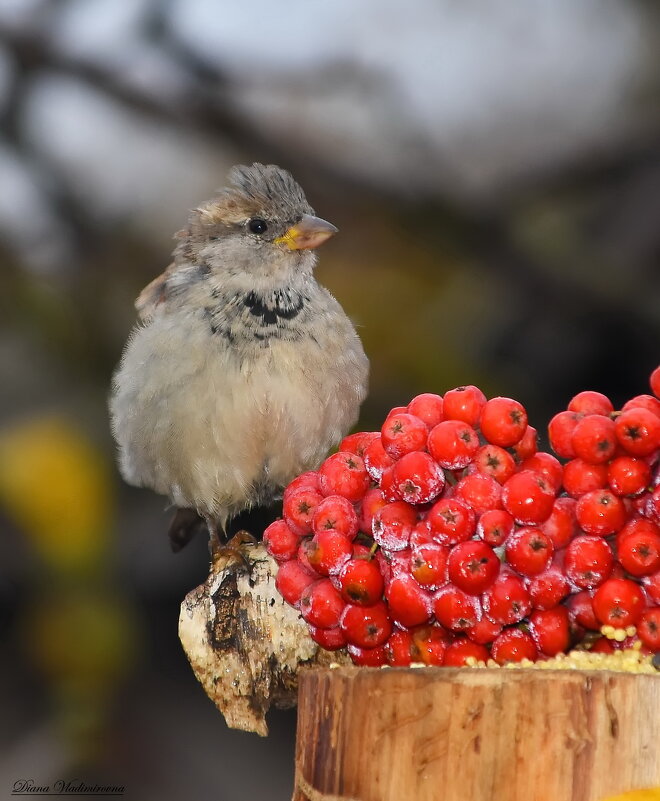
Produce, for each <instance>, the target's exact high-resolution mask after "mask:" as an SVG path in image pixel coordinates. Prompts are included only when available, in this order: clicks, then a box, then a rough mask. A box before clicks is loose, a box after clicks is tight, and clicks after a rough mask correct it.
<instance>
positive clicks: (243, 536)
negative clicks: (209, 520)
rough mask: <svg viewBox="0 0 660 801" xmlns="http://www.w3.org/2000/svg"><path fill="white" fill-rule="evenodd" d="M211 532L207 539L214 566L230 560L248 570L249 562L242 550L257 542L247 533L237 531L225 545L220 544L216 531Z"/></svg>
mask: <svg viewBox="0 0 660 801" xmlns="http://www.w3.org/2000/svg"><path fill="white" fill-rule="evenodd" d="M213 534H214V532H211V535H210V538H209V551H210V554H211V562H212V563H213V565H216V564H217V563H218V562H219V561H222V562H227V561H229V560H230V559H234V560H237V561H238V562H240V563H241V564H242V565H243V566H244V567H245V568H247V569H248V570H249V569H250V565H251V563H250V560H249V559H248V558H247V556H246V555H245V553H244V552H243V549H244V548H245V547H246V546H248V547H250V546H253V545H256V544H257V540H256V539H255V538H254V537H253V536H252V534H250V533H249V532H248V531H238V532H237V533H236V534H235V535H234V536H233V537H232V538H231V539H230V540H228V541H227V542H226V543H222V542H220V538H219V536H218V533H217V531H216V532H215V537H214V536H213Z"/></svg>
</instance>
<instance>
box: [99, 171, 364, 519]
mask: <svg viewBox="0 0 660 801" xmlns="http://www.w3.org/2000/svg"><path fill="white" fill-rule="evenodd" d="M230 181H231V186H230V187H228V188H227V189H224V190H223V191H222V192H221V193H220V194H219V196H218V197H216V198H214V199H213V200H211V201H209V202H207V203H204V204H202V205H201V206H200V207H198V208H197V209H195V210H194V211H193V212H192V213H191V216H190V219H189V221H188V225H187V226H186V228H185V229H184V230H183V231H181V232H179V234H178V235H177V237H178V239H179V241H178V244H177V247H176V249H175V251H174V263H173V264H172V265H170V267H168V269H167V270H166V271H165V273H163V275H162V276H159V278H157V279H156V280H155V281H153V282H152V283H151V284H150V285H149V286H148V287H146V288H145V290H144V291H143V292H142V293H141V295H140V297H139V298H138V301H137V303H136V305H137V308H138V311H139V313H140V316H141V319H142V323H141V324H139V325H138V326H137V327H136V328H135V329H134V331H133V333H132V334H131V337H130V339H129V342H128V344H127V346H126V349H125V351H124V355H123V358H122V361H121V364H120V366H119V368H118V370H117V372H116V374H115V376H114V380H113V388H112V395H111V399H110V412H111V419H112V429H113V433H114V435H115V438H116V440H117V444H118V446H119V464H120V470H121V472H122V475H123V476H124V478H125V479H126V481H128V482H129V483H131V484H135V485H138V486H146V487H150V488H151V489H153V490H155V491H156V492H159V493H161V494H163V495H167V496H168V497H169V498H170V499H171V501H172V502H173V503H174V504H176V505H177V506H179V507H184V508H191V509H194V510H196V511H197V512H198V513H199V514H200V515H202V516H203V517H204V518H205V519H206V520H207V522H208V524H209V528H210V530H211V532H212V535H213V532H214V531H215V529H216V527H219V528H221V529H223V528H224V526H225V523H226V520H227V518H228V517H230V516H233V515H235V514H237V513H238V512H240V511H242V510H244V509H246V508H248V507H250V506H251V505H254V504H261V503H268V502H270V501H272V499H273V498H274V497H276V496H277V494H278V493H279V492H280V491H281V489H282V487H283V486H284V485H286V483H288V482H289V481H290V480H291V478H292V477H293V476H295V475H296V474H297V473H300V472H302V471H304V470H307V469H310V468H314V467H316V466H317V465H318V464H319V462H320V461H321V459H322V458H323V457H324V456H325V454H326V453H327V451H328V450H329V449H330V448H331V447H332V446H334V445H335V444H336V443H337V442H338V441H339V440H340V439H341V437H342V436H343V435H344V434H345V433H346V432H347V430H348V429H349V428H350V427H351V426H352V425H353V424H354V422H355V421H356V419H357V415H358V411H359V406H360V403H361V402H362V400H363V398H364V396H365V393H366V383H367V374H368V361H367V358H366V356H365V355H364V351H363V349H362V345H361V343H360V340H359V338H358V336H357V334H356V332H355V329H354V328H353V326H352V324H351V322H350V321H349V319H348V318H347V317H346V315H345V313H344V311H343V310H342V308H341V306H340V305H339V304H338V303H337V301H336V300H335V299H334V297H333V296H332V295H331V294H330V293H329V292H328V291H327V290H326V289H325V288H323V287H322V286H320V285H319V284H318V283H317V281H316V280H315V278H314V275H313V268H314V265H315V261H316V257H315V254H314V253H313V251H312V250H311V249H309V248H312V247H315V246H316V245H317V244H320V242H321V241H323V240H324V239H325V238H327V236H329V235H330V233H331V232H332V231H334V230H335V229H334V228H333V227H332V226H330V225H329V224H328V223H325V222H324V221H322V220H318V218H315V217H313V210H312V208H311V207H310V206H309V204H308V203H307V200H306V198H305V195H304V193H303V191H302V189H301V188H300V186H299V185H298V184H297V183H296V182H295V181H294V180H293V178H292V177H291V175H290V174H289V173H288V172H286V171H285V170H282V169H281V168H279V167H276V166H273V165H269V166H264V165H260V164H254V165H252V166H251V167H246V166H239V167H235V168H234V169H233V170H232V171H231V173H230ZM264 226H265V229H264V230H261V229H262V228H264Z"/></svg>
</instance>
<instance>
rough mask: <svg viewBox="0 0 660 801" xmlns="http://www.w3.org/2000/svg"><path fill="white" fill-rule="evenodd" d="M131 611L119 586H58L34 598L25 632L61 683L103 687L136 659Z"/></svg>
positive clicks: (41, 662)
mask: <svg viewBox="0 0 660 801" xmlns="http://www.w3.org/2000/svg"><path fill="white" fill-rule="evenodd" d="M132 629H133V624H132V623H131V613H130V610H129V609H128V608H126V606H125V604H124V603H123V602H122V600H121V599H120V598H118V597H117V593H116V591H114V590H113V588H112V587H111V586H110V587H105V586H84V587H75V586H74V587H72V586H70V585H69V586H63V585H59V586H52V587H50V588H48V589H46V590H45V591H44V592H42V593H39V594H37V595H36V597H35V598H34V602H33V604H32V605H31V607H30V608H29V609H28V611H27V614H26V617H25V618H24V620H23V626H22V636H23V638H24V641H25V647H26V649H27V650H28V651H29V652H30V653H31V654H32V656H33V661H34V662H35V664H38V665H39V667H40V669H41V670H42V671H43V672H44V673H45V674H46V675H47V676H48V677H49V678H50V679H51V680H52V681H54V682H55V683H56V684H58V685H60V686H68V687H70V688H76V690H77V691H79V692H86V693H91V692H93V693H95V694H96V693H103V692H105V691H106V690H107V688H111V687H113V686H114V684H115V682H116V679H117V676H119V675H121V674H122V673H123V672H124V671H125V669H126V666H127V664H128V663H130V661H131V659H132V653H133V646H134V636H133V635H134V632H133V630H132Z"/></svg>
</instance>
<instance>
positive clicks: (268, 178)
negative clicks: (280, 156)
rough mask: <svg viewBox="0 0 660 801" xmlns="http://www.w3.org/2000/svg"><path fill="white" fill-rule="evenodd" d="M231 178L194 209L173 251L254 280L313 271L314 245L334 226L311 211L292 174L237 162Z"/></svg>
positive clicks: (261, 165) (220, 271) (330, 232)
mask: <svg viewBox="0 0 660 801" xmlns="http://www.w3.org/2000/svg"><path fill="white" fill-rule="evenodd" d="M229 183H230V186H228V187H227V188H225V189H223V190H222V191H221V192H220V194H219V195H218V196H217V197H216V198H214V199H213V200H210V201H208V202H206V203H203V204H202V205H200V206H199V207H198V208H196V209H194V210H193V212H192V213H191V216H190V220H189V222H188V225H187V227H186V228H185V229H184V230H183V231H181V232H179V234H177V236H178V237H179V238H180V239H181V240H182V241H181V243H180V244H179V246H178V248H177V253H178V254H180V255H181V256H182V257H183V258H184V259H185V260H186V261H190V262H193V263H197V264H204V265H205V266H207V267H208V268H209V269H210V270H212V271H213V272H214V273H221V274H225V275H238V274H239V273H243V274H246V273H247V274H248V275H250V276H251V278H252V279H253V280H255V281H258V280H259V279H263V280H276V281H279V280H284V281H286V280H288V278H289V277H290V276H292V275H293V274H295V273H309V272H311V270H312V268H313V266H314V264H315V256H314V254H313V249H314V248H317V247H318V246H319V245H321V244H323V242H325V241H326V239H328V238H329V237H331V236H332V235H333V234H334V233H336V231H337V229H336V228H335V226H334V225H331V224H330V223H328V222H326V221H325V220H321V219H320V218H319V217H316V216H314V210H313V209H312V207H311V206H310V205H309V203H308V202H307V199H306V198H305V194H304V192H303V190H302V189H301V187H300V186H299V184H298V183H296V181H294V179H293V178H292V177H291V175H290V174H289V173H288V172H287V171H286V170H283V169H281V168H280V167H276V166H275V165H272V164H268V165H263V164H253V165H252V166H250V167H248V166H244V165H239V166H236V167H233V168H232V170H231V172H230V173H229Z"/></svg>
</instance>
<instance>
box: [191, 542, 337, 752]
mask: <svg viewBox="0 0 660 801" xmlns="http://www.w3.org/2000/svg"><path fill="white" fill-rule="evenodd" d="M230 546H231V547H229V548H227V549H226V551H225V553H223V555H222V556H221V557H220V558H218V559H217V560H216V561H215V563H214V564H212V565H211V572H210V573H209V577H208V579H207V580H206V581H205V582H204V584H201V585H200V586H199V587H197V588H196V589H194V590H192V591H191V592H189V593H188V595H187V596H186V597H185V599H184V601H183V603H182V604H181V613H180V616H179V638H180V640H181V644H182V645H183V648H184V651H185V652H186V655H187V657H188V660H189V661H190V665H191V667H192V669H193V672H194V673H195V676H196V677H197V679H198V680H199V681H200V682H201V684H202V686H203V688H204V691H205V692H206V694H207V695H208V696H209V698H210V699H211V700H212V701H213V702H214V703H215V705H216V706H217V707H218V709H219V710H220V712H222V714H223V715H224V718H225V720H226V722H227V725H228V726H229V727H231V728H235V729H242V730H244V731H252V732H256V733H257V734H260V735H262V736H265V735H267V734H268V727H267V725H266V712H267V711H268V709H269V708H270V707H271V706H273V705H274V706H277V707H280V708H286V707H291V706H294V705H295V703H296V694H297V689H298V671H299V670H300V669H301V668H305V667H306V666H309V665H319V664H320V665H323V664H325V665H327V664H329V663H330V662H332V661H338V660H337V659H336V658H335V657H334V656H333V655H332V654H329V653H328V652H326V651H323V649H320V648H319V646H318V645H316V643H315V642H314V641H313V640H312V639H311V638H310V636H309V633H308V630H307V625H306V623H305V622H304V621H303V620H302V619H301V617H300V614H299V613H298V612H297V611H296V610H295V609H293V608H292V607H290V606H289V605H288V604H287V603H286V602H285V601H284V600H283V599H282V597H281V595H280V594H279V593H278V592H277V590H276V589H275V575H276V574H277V563H276V562H275V561H274V560H273V559H272V558H271V557H270V556H269V555H268V553H267V552H266V549H265V548H264V546H263V545H262V544H261V543H256V542H255V541H254V540H252V539H251V538H249V539H248V538H244V539H243V541H241V539H240V537H239V540H233V541H232V542H231V543H230ZM343 659H344V660H345V659H346V657H343ZM339 661H341V658H340V660H339Z"/></svg>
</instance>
